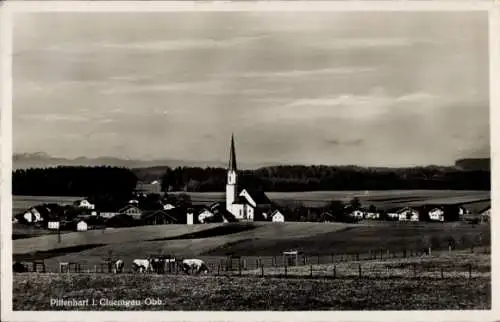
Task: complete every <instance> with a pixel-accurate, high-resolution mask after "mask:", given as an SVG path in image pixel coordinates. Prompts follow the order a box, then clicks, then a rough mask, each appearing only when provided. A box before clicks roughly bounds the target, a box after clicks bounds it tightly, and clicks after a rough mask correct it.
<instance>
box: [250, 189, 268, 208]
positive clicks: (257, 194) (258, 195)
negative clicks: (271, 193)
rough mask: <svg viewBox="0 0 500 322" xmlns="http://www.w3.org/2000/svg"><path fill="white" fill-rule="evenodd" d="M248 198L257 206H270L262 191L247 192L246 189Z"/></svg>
mask: <svg viewBox="0 0 500 322" xmlns="http://www.w3.org/2000/svg"><path fill="white" fill-rule="evenodd" d="M246 190H247V192H248V194H249V195H250V197H252V199H253V200H254V201H255V203H256V204H257V205H269V204H272V202H271V200H269V198H268V197H267V195H266V194H265V192H264V191H262V190H249V189H246Z"/></svg>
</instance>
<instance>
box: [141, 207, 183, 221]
mask: <svg viewBox="0 0 500 322" xmlns="http://www.w3.org/2000/svg"><path fill="white" fill-rule="evenodd" d="M158 215H160V216H163V217H167V218H168V219H170V220H171V221H177V219H176V218H174V217H173V216H171V215H169V214H168V213H166V212H165V211H163V210H152V211H147V212H145V213H144V214H143V215H142V218H143V219H148V218H150V217H153V216H158Z"/></svg>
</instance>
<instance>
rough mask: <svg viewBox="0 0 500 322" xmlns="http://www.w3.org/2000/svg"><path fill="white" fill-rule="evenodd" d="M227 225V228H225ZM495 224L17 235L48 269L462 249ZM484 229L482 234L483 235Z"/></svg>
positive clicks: (23, 248)
mask: <svg viewBox="0 0 500 322" xmlns="http://www.w3.org/2000/svg"><path fill="white" fill-rule="evenodd" d="M222 228H223V229H222ZM489 229H490V226H489V225H477V226H472V225H468V224H464V223H405V224H404V225H403V224H399V223H390V222H388V223H386V224H385V225H381V224H379V225H370V224H342V223H237V224H210V225H193V226H187V225H162V226H144V227H134V228H120V229H113V230H104V231H87V232H74V233H68V234H65V235H63V236H61V243H60V244H58V243H57V236H54V235H50V236H49V235H48V236H41V237H35V238H28V239H19V240H14V241H13V251H14V260H21V261H28V260H30V259H45V263H46V265H47V267H48V268H47V270H48V271H56V270H57V268H58V263H59V262H77V263H80V264H82V265H83V266H85V267H94V265H99V264H100V263H101V262H102V259H103V258H106V257H107V256H109V255H110V254H112V255H113V257H119V258H122V259H123V260H124V261H125V265H126V267H127V266H130V263H131V262H132V260H134V259H135V258H143V257H144V256H146V255H148V254H158V253H163V254H173V255H175V256H178V257H179V256H180V257H192V256H197V257H214V258H224V257H225V256H227V255H228V254H230V253H233V254H234V255H241V256H278V257H279V256H281V254H282V252H283V251H285V250H290V249H296V250H299V251H302V252H303V253H305V254H309V255H323V256H327V257H328V256H330V255H331V254H332V253H335V254H347V253H351V254H352V253H359V254H361V255H367V254H368V253H369V252H370V251H380V250H384V251H386V250H390V251H391V252H401V251H403V250H405V249H406V250H408V251H410V250H413V251H416V250H418V251H421V250H422V247H423V246H422V240H423V239H425V240H427V241H430V242H431V243H432V245H433V249H434V250H439V249H447V248H448V241H449V239H450V238H452V239H453V240H454V241H455V243H456V249H467V248H469V247H470V246H471V244H472V242H475V243H476V245H478V244H481V245H486V246H488V245H489V244H490V231H489ZM480 234H482V237H481V239H480V240H479V239H478V238H479V236H480Z"/></svg>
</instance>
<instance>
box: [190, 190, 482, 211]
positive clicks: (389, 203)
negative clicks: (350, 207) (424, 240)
mask: <svg viewBox="0 0 500 322" xmlns="http://www.w3.org/2000/svg"><path fill="white" fill-rule="evenodd" d="M188 194H189V195H190V196H191V199H192V200H193V202H199V203H204V202H210V201H221V200H223V199H224V198H225V194H224V193H222V192H190V193H188ZM266 194H267V195H268V197H269V199H271V200H273V201H275V202H277V203H281V204H289V203H296V202H300V203H303V204H304V205H306V206H310V207H319V206H323V205H324V204H325V203H327V202H328V201H331V200H341V201H343V202H348V201H349V200H351V199H352V198H354V197H358V198H359V199H360V201H361V203H362V204H366V205H370V204H373V205H374V206H376V207H377V208H379V209H390V208H394V207H404V206H408V205H410V203H411V206H419V205H423V204H463V203H472V202H477V201H484V200H487V199H490V198H491V193H490V191H466V190H380V191H376V190H370V191H305V192H267V193H266Z"/></svg>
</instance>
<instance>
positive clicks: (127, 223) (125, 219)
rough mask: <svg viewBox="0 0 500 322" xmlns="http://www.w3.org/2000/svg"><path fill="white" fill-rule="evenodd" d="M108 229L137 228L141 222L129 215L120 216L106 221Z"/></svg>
mask: <svg viewBox="0 0 500 322" xmlns="http://www.w3.org/2000/svg"><path fill="white" fill-rule="evenodd" d="M105 223H106V227H114V228H118V227H133V226H137V225H138V224H139V223H140V221H139V220H136V219H134V218H133V217H132V216H129V215H127V214H118V215H116V216H114V217H111V218H109V219H107V220H106V222H105Z"/></svg>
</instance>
